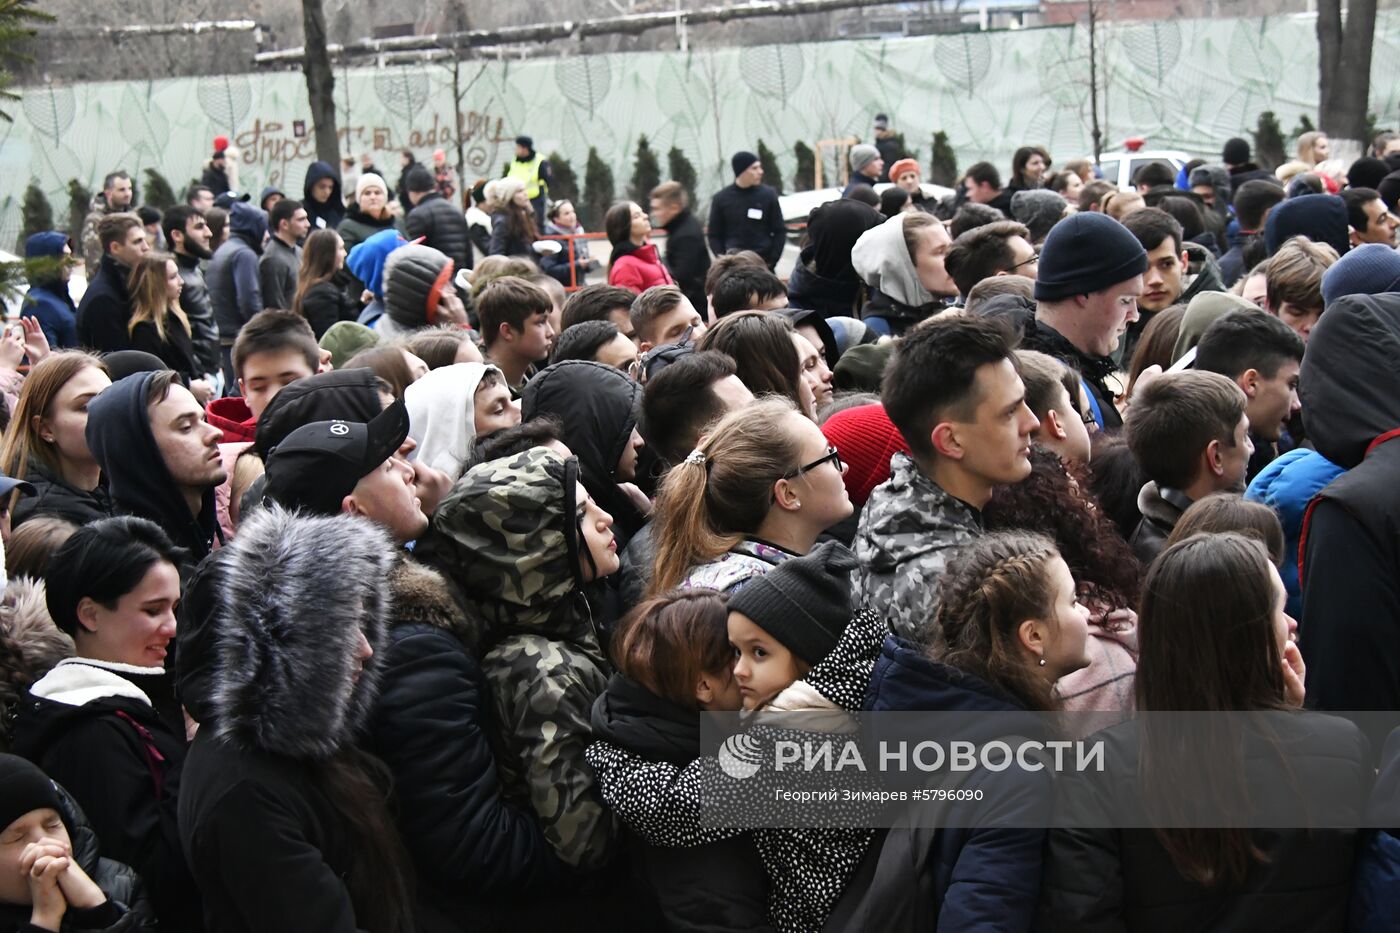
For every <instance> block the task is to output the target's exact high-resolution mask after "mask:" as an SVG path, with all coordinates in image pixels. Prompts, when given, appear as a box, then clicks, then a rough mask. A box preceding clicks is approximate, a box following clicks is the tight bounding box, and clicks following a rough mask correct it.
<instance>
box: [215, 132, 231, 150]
mask: <svg viewBox="0 0 1400 933" xmlns="http://www.w3.org/2000/svg"><path fill="white" fill-rule="evenodd" d="M227 148H228V137H227V136H215V137H214V151H215V152H223V151H224V150H225V149H227Z"/></svg>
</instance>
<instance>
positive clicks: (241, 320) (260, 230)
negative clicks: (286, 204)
mask: <svg viewBox="0 0 1400 933" xmlns="http://www.w3.org/2000/svg"><path fill="white" fill-rule="evenodd" d="M266 235H267V217H266V215H264V214H263V212H262V211H260V210H258V209H257V208H256V207H253V206H251V205H248V204H244V203H242V202H238V203H235V204H234V205H233V207H232V208H231V209H230V210H229V238H228V239H227V240H225V241H224V242H223V245H221V246H220V247H219V248H218V249H216V250H215V251H214V257H213V258H212V259H210V260H209V265H208V267H206V268H205V270H204V279H205V282H206V283H208V286H209V301H210V304H211V305H213V307H214V320H215V322H216V323H217V324H218V325H219V348H220V353H221V354H222V356H223V369H224V385H226V386H228V385H232V384H233V381H234V380H235V379H236V378H238V374H237V373H236V372H235V371H234V368H233V360H232V358H231V356H230V354H231V353H232V351H233V341H234V340H236V339H237V337H238V332H239V330H241V329H242V327H243V325H244V324H247V323H248V322H249V321H251V320H252V319H253V316H254V315H256V314H257V313H258V312H259V311H261V310H262V309H263V298H262V286H261V284H259V282H258V278H259V277H258V257H259V256H261V255H262V251H263V239H264V237H266Z"/></svg>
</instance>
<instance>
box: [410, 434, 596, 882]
mask: <svg viewBox="0 0 1400 933" xmlns="http://www.w3.org/2000/svg"><path fill="white" fill-rule="evenodd" d="M577 484H578V461H577V460H576V459H574V458H573V457H570V458H568V459H567V460H566V459H564V458H562V457H560V456H559V455H558V454H556V453H554V452H553V451H552V450H549V449H547V448H543V447H537V448H534V449H532V450H528V451H525V452H524V453H520V454H517V455H515V456H513V457H504V458H502V459H500V460H493V461H491V462H488V463H483V464H479V465H477V466H476V467H473V468H472V469H471V470H468V471H467V472H466V473H465V474H463V476H462V478H461V479H459V480H458V481H457V484H456V485H455V486H454V487H453V488H452V491H451V492H450V493H449V494H448V496H447V498H446V499H444V500H443V502H442V504H441V505H439V506H438V510H437V512H436V514H435V515H434V517H433V526H432V530H431V531H430V532H429V533H428V535H427V536H426V537H425V538H424V539H423V540H422V541H420V542H419V544H418V546H417V547H416V548H415V555H416V556H418V557H419V558H421V559H423V560H425V561H428V562H429V563H431V564H433V565H435V566H436V567H438V568H439V569H440V570H441V571H442V572H443V573H444V574H445V575H447V576H448V577H449V578H450V579H451V580H452V581H453V582H454V583H456V584H457V585H458V586H459V587H460V588H461V590H462V592H463V594H464V596H465V597H466V599H467V600H468V601H469V602H470V603H472V606H473V608H474V609H475V610H476V611H477V612H478V613H479V614H480V615H481V617H482V618H483V619H484V620H485V621H486V622H487V624H488V626H489V629H490V631H489V633H488V636H487V645H488V648H487V650H486V654H485V656H484V657H483V658H482V662H481V666H482V669H483V671H484V672H485V674H486V679H487V681H488V683H489V684H490V689H491V694H492V698H493V702H494V706H495V711H496V728H497V729H498V734H497V735H496V736H495V739H496V746H497V748H498V749H500V754H498V756H497V762H498V764H499V766H500V770H501V781H502V785H503V787H504V789H505V792H506V793H507V794H508V795H510V796H513V797H515V798H516V799H519V800H521V801H522V802H526V801H527V802H528V805H529V806H531V807H533V809H534V811H535V813H536V814H537V815H538V816H539V819H540V825H541V826H542V827H543V829H544V834H545V838H546V839H547V840H548V841H549V843H550V845H552V846H553V847H554V850H555V852H556V853H557V854H558V856H559V858H560V859H562V860H563V861H564V862H565V863H567V864H569V865H571V866H574V867H576V868H580V869H583V870H593V869H597V868H601V867H603V866H604V865H605V864H606V863H607V861H608V859H609V857H610V855H611V853H612V844H613V840H614V836H615V829H614V825H613V821H612V817H611V814H610V813H609V811H608V810H607V808H606V807H605V806H604V805H603V800H602V797H601V796H600V795H599V793H598V788H597V785H596V783H595V781H594V778H593V773H592V771H590V770H589V768H588V765H587V763H586V762H585V761H584V758H583V751H584V749H585V748H587V747H588V743H589V742H591V741H592V739H593V730H592V720H591V716H592V710H593V703H594V701H595V700H597V699H598V697H599V696H601V695H602V694H603V692H604V690H606V689H607V683H608V677H609V674H610V673H611V670H610V667H609V665H608V662H607V659H606V656H605V655H604V653H603V650H602V647H601V645H600V642H599V638H598V633H597V630H596V628H595V627H594V625H593V619H592V616H591V613H590V611H589V608H588V602H587V600H586V599H585V598H584V596H583V592H582V589H581V581H580V579H579V572H578V569H577V554H578V548H579V547H581V546H583V545H582V544H581V543H580V542H579V536H578V519H577V506H576V503H575V499H574V491H575V489H576V488H577Z"/></svg>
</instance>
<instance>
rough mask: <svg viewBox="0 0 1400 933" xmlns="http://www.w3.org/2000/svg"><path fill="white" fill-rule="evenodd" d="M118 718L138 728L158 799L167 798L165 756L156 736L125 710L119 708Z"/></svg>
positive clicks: (147, 768) (137, 732)
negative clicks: (157, 743) (158, 745)
mask: <svg viewBox="0 0 1400 933" xmlns="http://www.w3.org/2000/svg"><path fill="white" fill-rule="evenodd" d="M116 712H117V718H118V719H121V720H123V721H124V722H126V723H128V724H130V726H131V728H133V729H135V730H136V735H137V736H138V737H139V738H140V739H141V750H142V751H143V752H145V755H146V770H148V771H150V772H151V783H152V784H154V785H155V788H156V800H164V799H165V756H164V755H162V754H161V753H160V749H159V748H157V747H156V739H155V736H153V735H151V730H149V729H147V728H146V727H145V726H143V725H141V724H140V723H139V722H137V721H136V720H135V718H133V717H132V716H131V714H130V713H128V712H126V711H125V710H120V709H119V710H117V711H116Z"/></svg>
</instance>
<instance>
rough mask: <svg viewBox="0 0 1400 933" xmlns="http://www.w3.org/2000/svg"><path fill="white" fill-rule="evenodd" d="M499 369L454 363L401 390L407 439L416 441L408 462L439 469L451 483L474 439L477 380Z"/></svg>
mask: <svg viewBox="0 0 1400 933" xmlns="http://www.w3.org/2000/svg"><path fill="white" fill-rule="evenodd" d="M488 371H490V372H494V373H496V375H498V376H500V378H501V381H502V382H504V381H505V376H503V375H501V371H500V369H498V368H497V367H495V366H492V365H491V364H489V363H454V364H452V365H451V366H442V367H439V368H438V369H434V370H432V371H430V372H429V373H428V374H427V375H426V376H424V377H423V378H422V379H419V380H418V381H417V382H415V383H413V385H411V386H409V387H408V388H407V389H405V390H404V395H403V401H404V404H405V405H406V406H407V407H408V425H409V427H408V436H409V437H411V438H413V439H414V440H415V441H417V442H418V447H417V449H416V450H414V451H413V453H412V455H410V457H409V459H410V460H414V461H417V462H419V463H425V464H427V465H428V466H430V467H432V468H433V469H434V470H440V471H442V472H443V473H446V474H447V475H448V476H450V477H452V480H453V481H454V482H455V481H456V480H457V477H459V476H461V475H462V472H463V471H464V470H465V469H466V463H467V460H468V458H469V457H470V456H471V450H472V441H474V440H476V411H475V399H476V389H477V386H479V385H481V377H482V376H484V375H486V373H487V372H488Z"/></svg>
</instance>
